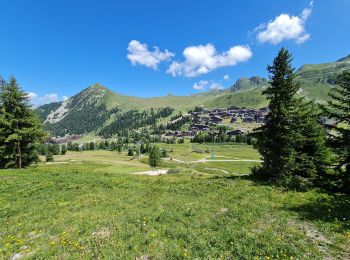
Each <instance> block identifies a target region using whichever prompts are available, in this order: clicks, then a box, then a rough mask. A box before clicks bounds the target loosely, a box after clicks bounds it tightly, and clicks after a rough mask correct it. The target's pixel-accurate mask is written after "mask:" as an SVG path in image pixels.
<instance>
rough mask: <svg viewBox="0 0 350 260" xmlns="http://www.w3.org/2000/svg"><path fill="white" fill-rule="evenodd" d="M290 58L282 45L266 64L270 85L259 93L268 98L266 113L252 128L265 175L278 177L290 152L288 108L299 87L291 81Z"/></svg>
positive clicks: (292, 73) (292, 75)
mask: <svg viewBox="0 0 350 260" xmlns="http://www.w3.org/2000/svg"><path fill="white" fill-rule="evenodd" d="M291 61H292V56H291V54H290V53H289V52H288V51H287V50H286V49H284V48H282V49H281V50H280V52H279V53H278V55H277V57H276V58H275V59H274V61H273V65H272V66H270V65H269V66H268V67H267V70H268V72H269V74H270V75H269V77H270V86H269V87H268V88H267V89H266V90H264V92H263V94H264V95H265V96H266V98H267V100H268V101H269V108H270V113H269V114H268V115H267V116H266V124H265V125H263V126H262V127H260V128H259V129H258V130H257V131H256V132H255V135H256V137H257V145H258V150H259V152H260V154H261V156H262V159H263V163H262V169H261V170H262V172H263V173H264V175H265V177H266V178H267V179H276V180H278V179H280V178H281V176H282V175H283V174H284V172H285V171H286V168H285V167H286V166H287V165H288V160H289V159H290V155H291V147H290V143H291V141H292V136H291V135H290V126H291V125H290V121H291V120H290V116H289V110H290V108H291V106H292V105H293V97H294V95H295V94H296V93H297V91H298V89H299V85H298V84H296V83H295V82H294V77H295V76H294V69H293V68H292V66H291Z"/></svg>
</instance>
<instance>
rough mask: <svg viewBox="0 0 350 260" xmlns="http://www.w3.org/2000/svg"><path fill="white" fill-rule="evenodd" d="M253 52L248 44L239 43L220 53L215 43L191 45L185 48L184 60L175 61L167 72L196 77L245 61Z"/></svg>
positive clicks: (174, 74)
mask: <svg viewBox="0 0 350 260" xmlns="http://www.w3.org/2000/svg"><path fill="white" fill-rule="evenodd" d="M252 55H253V54H252V52H251V50H250V48H249V47H248V46H243V45H237V46H233V47H231V48H230V49H229V50H228V51H226V52H223V53H221V54H218V53H217V52H216V49H215V47H214V45H212V44H210V43H209V44H207V45H198V46H190V47H187V48H185V49H184V51H183V56H184V57H185V60H184V61H183V62H176V61H173V62H172V63H171V64H170V67H169V69H168V70H167V73H169V74H171V75H173V76H174V77H175V76H181V75H184V76H186V77H196V76H199V75H202V74H207V73H208V72H210V71H213V70H215V69H218V68H220V67H226V66H234V65H236V64H237V63H239V62H244V61H247V60H249V59H250V58H251V57H252Z"/></svg>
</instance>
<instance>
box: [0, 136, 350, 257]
mask: <svg viewBox="0 0 350 260" xmlns="http://www.w3.org/2000/svg"><path fill="white" fill-rule="evenodd" d="M162 148H166V149H169V151H170V150H171V149H172V152H170V154H169V158H168V159H166V160H164V162H163V165H162V166H161V167H160V169H169V168H176V169H178V173H173V174H167V175H160V176H147V175H135V174H132V173H137V172H142V171H147V170H150V168H149V166H148V165H147V164H145V163H146V162H147V158H146V156H144V157H142V158H140V159H138V158H131V157H128V156H126V154H125V153H122V154H118V153H116V152H108V151H89V152H82V153H80V152H69V153H67V155H64V156H55V163H53V164H44V163H42V164H39V165H37V166H33V167H30V168H28V169H25V170H1V171H0V258H1V259H8V258H10V257H11V256H15V255H16V254H19V255H20V256H25V257H26V258H29V259H31V258H32V259H34V258H35V259H50V258H55V259H67V258H69V259H95V258H97V259H98V258H104V259H185V258H188V259H220V258H222V259H232V258H234V259H243V258H247V259H254V258H258V259H274V258H275V259H277V258H278V259H292V258H294V259H317V258H340V259H349V257H350V222H349V215H350V208H349V205H350V197H348V196H344V195H330V194H326V193H323V192H321V191H317V190H314V191H310V192H304V193H302V192H293V191H286V190H283V189H281V188H278V187H275V186H271V185H269V184H267V183H263V182H259V181H257V180H255V179H253V178H252V177H250V176H249V175H247V174H248V173H249V168H250V167H252V166H254V165H256V164H258V162H239V161H224V160H236V159H242V160H245V159H248V160H258V159H259V156H258V154H257V152H256V151H255V150H253V149H252V148H251V147H250V146H248V145H243V144H233V145H232V144H230V145H229V144H222V145H213V146H211V145H206V144H203V145H191V144H189V143H185V144H181V145H180V144H177V145H167V144H162ZM208 150H209V151H213V152H209V153H208V152H207V151H208ZM212 154H214V157H213V159H211V158H212ZM198 160H209V161H201V162H196V161H198ZM210 160H212V161H210ZM17 256H18V255H17ZM142 257H143V258H142Z"/></svg>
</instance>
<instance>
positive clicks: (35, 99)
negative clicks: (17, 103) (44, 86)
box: [28, 92, 64, 107]
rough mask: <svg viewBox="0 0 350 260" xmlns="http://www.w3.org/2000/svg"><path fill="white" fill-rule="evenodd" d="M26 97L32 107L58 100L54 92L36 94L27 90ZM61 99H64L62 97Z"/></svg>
mask: <svg viewBox="0 0 350 260" xmlns="http://www.w3.org/2000/svg"><path fill="white" fill-rule="evenodd" d="M28 97H29V99H30V103H31V104H32V105H33V106H34V107H38V106H41V105H45V104H49V103H52V102H58V101H59V100H60V98H59V96H58V94H56V93H50V94H46V95H44V96H39V95H38V94H36V93H34V92H29V93H28ZM63 99H64V97H63Z"/></svg>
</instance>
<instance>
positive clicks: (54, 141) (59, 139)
mask: <svg viewBox="0 0 350 260" xmlns="http://www.w3.org/2000/svg"><path fill="white" fill-rule="evenodd" d="M82 136H83V135H65V136H63V137H61V136H57V137H51V138H49V139H48V140H47V143H48V144H64V143H68V142H72V141H75V140H79V139H80V138H82Z"/></svg>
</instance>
